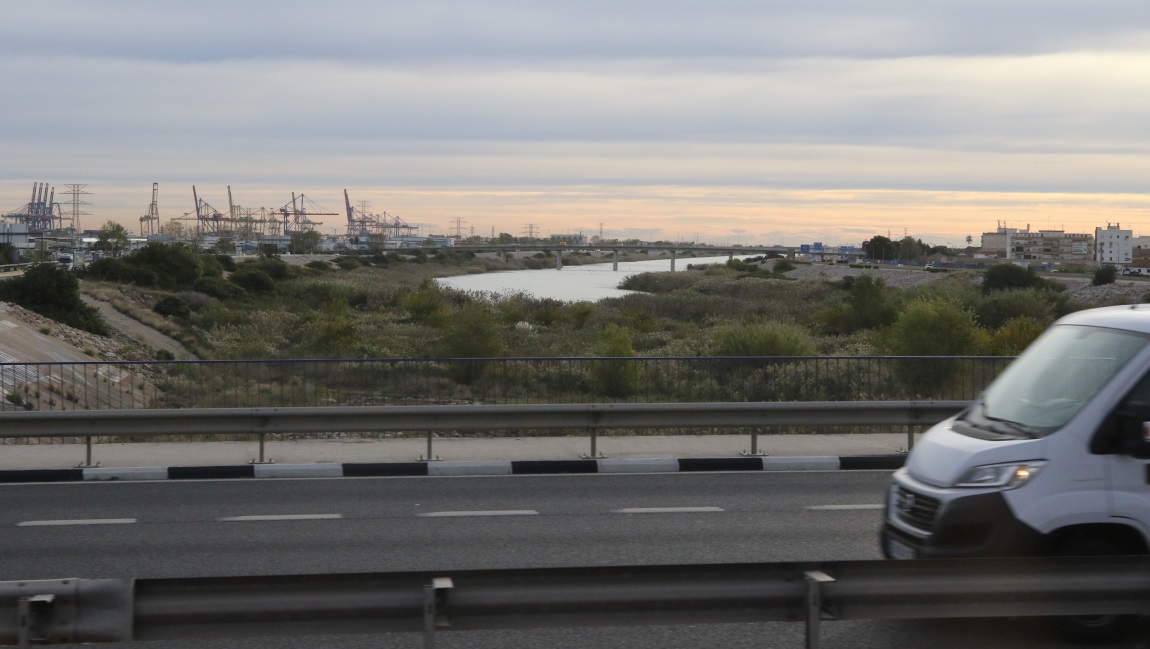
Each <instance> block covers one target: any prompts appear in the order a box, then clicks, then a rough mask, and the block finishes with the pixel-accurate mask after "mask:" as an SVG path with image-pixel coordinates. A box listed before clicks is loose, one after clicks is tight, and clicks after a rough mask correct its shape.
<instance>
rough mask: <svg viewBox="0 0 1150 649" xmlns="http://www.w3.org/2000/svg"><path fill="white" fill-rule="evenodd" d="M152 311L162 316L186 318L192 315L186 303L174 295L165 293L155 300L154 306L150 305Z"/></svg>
mask: <svg viewBox="0 0 1150 649" xmlns="http://www.w3.org/2000/svg"><path fill="white" fill-rule="evenodd" d="M152 311H154V312H156V313H158V314H160V315H162V316H164V317H172V318H184V319H186V318H188V316H190V315H192V309H191V307H189V306H188V303H187V302H185V301H183V300H181V299H180V298H178V297H176V296H174V295H167V296H164V297H162V298H160V300H159V301H158V302H156V306H154V307H152Z"/></svg>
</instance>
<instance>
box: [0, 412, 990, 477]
mask: <svg viewBox="0 0 1150 649" xmlns="http://www.w3.org/2000/svg"><path fill="white" fill-rule="evenodd" d="M966 405H967V404H966V402H962V401H894V402H881V401H880V402H855V401H828V402H800V403H774V402H758V403H608V404H603V403H600V404H544V405H528V406H360V407H348V408H205V409H187V410H184V409H164V410H92V411H80V410H69V411H8V412H0V439H4V438H27V437H61V438H76V437H83V438H87V440H88V465H89V466H91V461H92V457H91V439H92V438H93V437H106V436H131V435H141V436H155V437H165V436H173V435H181V436H184V435H227V434H231V435H236V434H239V435H252V436H256V437H258V438H259V441H260V459H259V461H260V462H262V461H263V459H264V440H265V438H266V436H267V435H269V434H305V433H327V432H388V431H390V432H396V431H407V432H419V431H423V432H427V433H428V435H427V457H428V459H430V458H433V457H434V454H433V447H432V444H433V434H434V433H435V432H443V431H492V430H572V429H580V430H588V431H590V440H591V455H590V456H591V457H597V450H596V434H597V432H598V431H600V430H604V429H626V428H664V429H666V428H672V429H690V428H752V429H754V431H753V432H752V433H751V435H752V440H751V452H752V453H753V454H757V453H758V435H759V429H762V428H771V427H779V426H788V427H789V426H860V427H863V426H908V427H922V426H929V425H932V424H935V423H938V422H940V421H942V420H944V419H946V418H947V417H950V416H952V415H954V414H955V413H957V412H959V411H960V410H962V409H963V408H964V407H966ZM908 430H909V429H908ZM913 442H914V437H913V434H912V432H908V435H907V444H908V446H907V448H908V449H909V448H910V447H911V446H912V445H913Z"/></svg>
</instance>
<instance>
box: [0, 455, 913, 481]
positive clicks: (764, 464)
mask: <svg viewBox="0 0 1150 649" xmlns="http://www.w3.org/2000/svg"><path fill="white" fill-rule="evenodd" d="M905 459H906V456H905V455H902V454H897V455H850V456H835V455H819V456H803V457H715V458H680V459H675V458H654V459H637V460H630V459H629V460H622V459H618V460H613V459H599V460H511V461H490V462H446V461H441V460H435V461H431V462H380V463H347V464H339V463H334V462H332V463H317V464H239V465H228V466H171V467H107V468H104V467H93V468H77V469H24V470H8V471H0V482H74V481H83V480H227V479H237V478H361V477H387V476H479V475H543V474H561V473H676V472H689V471H694V472H700V471H839V470H847V471H851V470H853V471H859V470H891V471H893V470H895V469H897V468H899V467H901V466H902V465H903V461H904V460H905Z"/></svg>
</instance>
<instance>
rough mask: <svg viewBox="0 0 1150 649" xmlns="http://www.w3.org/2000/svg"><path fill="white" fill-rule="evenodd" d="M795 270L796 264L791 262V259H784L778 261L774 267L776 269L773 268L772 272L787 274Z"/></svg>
mask: <svg viewBox="0 0 1150 649" xmlns="http://www.w3.org/2000/svg"><path fill="white" fill-rule="evenodd" d="M794 269H795V262H793V261H791V260H790V259H785V258H784V259H776V260H775V265H774V267H772V270H773V271H774V272H776V273H785V272H787V271H792V270H794Z"/></svg>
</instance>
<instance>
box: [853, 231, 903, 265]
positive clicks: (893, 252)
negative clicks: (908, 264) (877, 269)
mask: <svg viewBox="0 0 1150 649" xmlns="http://www.w3.org/2000/svg"><path fill="white" fill-rule="evenodd" d="M862 249H863V252H865V253H866V256H867V257H870V258H871V259H877V260H878V261H887V260H890V259H897V258H898V246H897V245H895V242H893V241H891V240H890V239H888V238H887V237H884V236H879V235H875V236H873V237H871V238H870V240H869V241H863V243H862Z"/></svg>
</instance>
